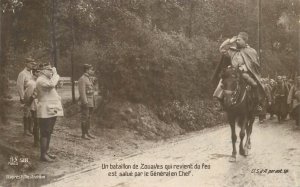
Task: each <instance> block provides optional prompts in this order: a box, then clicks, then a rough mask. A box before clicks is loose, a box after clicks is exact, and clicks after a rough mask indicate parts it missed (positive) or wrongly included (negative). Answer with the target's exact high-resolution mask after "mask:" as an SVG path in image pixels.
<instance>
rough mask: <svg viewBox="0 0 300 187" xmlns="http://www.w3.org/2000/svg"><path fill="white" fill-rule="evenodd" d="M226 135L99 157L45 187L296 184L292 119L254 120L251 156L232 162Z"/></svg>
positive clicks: (225, 129) (296, 139)
mask: <svg viewBox="0 0 300 187" xmlns="http://www.w3.org/2000/svg"><path fill="white" fill-rule="evenodd" d="M238 130H239V129H238ZM238 133H239V131H237V134H238ZM230 137H231V136H230V128H229V126H222V127H217V128H214V129H207V130H204V131H201V132H197V133H192V134H188V135H184V136H181V137H177V138H174V139H172V140H168V141H166V142H164V143H160V144H159V145H157V147H155V148H152V149H150V150H147V151H144V152H142V153H137V154H133V155H131V156H127V157H123V158H119V159H107V160H101V162H97V163H96V164H94V165H93V166H90V167H87V168H86V169H84V170H81V171H79V172H77V173H73V174H70V175H67V176H65V177H63V178H60V179H58V180H57V181H55V182H53V183H51V184H49V185H48V186H64V187H67V186H70V187H74V186H81V187H82V186H130V187H132V186H139V187H140V186H143V187H144V186H151V187H154V186H164V187H165V186H172V187H174V186H205V187H207V186H230V187H231V186H272V187H274V186H280V187H283V186H300V131H299V130H297V129H296V128H295V126H294V124H292V121H286V122H284V123H282V124H278V122H277V121H275V120H272V121H266V122H265V123H264V124H258V123H257V121H256V122H255V125H254V128H253V134H252V149H251V150H250V154H249V156H248V157H243V156H240V155H239V156H238V157H237V162H235V163H231V162H229V161H228V160H229V156H230V154H231V151H232V148H231V147H232V146H231V138H230ZM238 143H239V141H238ZM134 164H136V165H137V166H136V167H138V169H137V168H136V169H134V168H133V167H134ZM143 164H145V165H143ZM106 167H108V168H106ZM110 167H112V168H118V169H110ZM104 168H105V169H104ZM131 172H132V173H131ZM121 174H122V175H131V174H132V175H136V176H120V175H121ZM147 174H148V176H145V175H147ZM108 175H117V176H108ZM153 175H156V176H153ZM169 175H171V176H169ZM172 175H174V176H172ZM176 175H177V176H176Z"/></svg>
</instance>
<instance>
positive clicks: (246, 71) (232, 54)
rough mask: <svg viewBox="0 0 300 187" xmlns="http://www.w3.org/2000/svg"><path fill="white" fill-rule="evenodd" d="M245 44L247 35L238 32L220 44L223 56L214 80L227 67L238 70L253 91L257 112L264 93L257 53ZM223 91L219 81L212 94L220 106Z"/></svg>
mask: <svg viewBox="0 0 300 187" xmlns="http://www.w3.org/2000/svg"><path fill="white" fill-rule="evenodd" d="M247 42H248V34H247V33H245V32H240V33H239V34H238V36H234V37H232V38H231V39H227V40H225V41H224V42H223V43H222V44H221V46H220V48H219V50H220V52H221V53H222V54H223V56H222V60H221V62H220V64H219V65H218V67H217V69H216V71H215V75H214V79H215V80H216V78H219V77H220V76H219V74H220V73H221V71H222V69H223V68H226V67H228V66H229V65H232V66H233V67H235V68H239V69H240V70H241V71H242V77H243V78H244V79H245V80H246V82H247V83H248V84H249V85H251V87H252V88H253V90H254V93H255V102H256V104H257V110H258V111H260V110H261V109H262V108H261V106H260V103H261V102H262V100H263V99H264V98H265V92H264V89H263V86H262V83H261V82H260V80H261V75H260V62H259V57H258V55H257V52H256V51H255V49H253V48H251V47H250V46H249V45H248V44H247ZM226 59H227V60H226ZM223 91H224V90H223V88H222V79H221V80H220V81H219V84H218V86H217V88H216V90H215V92H214V94H213V96H214V97H216V98H218V100H219V101H220V103H221V105H223V94H224V93H223Z"/></svg>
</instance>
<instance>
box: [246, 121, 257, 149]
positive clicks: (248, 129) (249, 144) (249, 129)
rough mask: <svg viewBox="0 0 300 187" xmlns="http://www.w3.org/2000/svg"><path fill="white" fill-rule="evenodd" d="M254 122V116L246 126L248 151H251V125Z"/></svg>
mask: <svg viewBox="0 0 300 187" xmlns="http://www.w3.org/2000/svg"><path fill="white" fill-rule="evenodd" d="M254 120H255V117H254V116H251V117H250V119H249V124H248V127H247V130H246V131H247V141H248V142H247V143H246V147H247V148H248V149H251V134H252V128H253V123H254Z"/></svg>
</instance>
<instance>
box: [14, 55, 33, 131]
mask: <svg viewBox="0 0 300 187" xmlns="http://www.w3.org/2000/svg"><path fill="white" fill-rule="evenodd" d="M25 63H26V68H24V70H23V71H21V72H20V73H19V75H18V79H17V91H18V94H19V97H20V101H21V104H22V109H23V125H24V135H29V136H30V135H31V134H29V133H28V131H29V132H30V133H32V130H31V120H30V108H29V107H28V106H26V105H25V104H24V96H25V90H26V88H27V87H28V83H29V82H30V81H31V80H32V79H33V75H32V72H31V70H30V69H31V68H29V67H30V66H34V65H36V63H35V61H34V59H32V58H26V59H25ZM28 65H30V66H29V67H28Z"/></svg>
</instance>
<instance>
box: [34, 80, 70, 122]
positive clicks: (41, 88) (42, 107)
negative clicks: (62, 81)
mask: <svg viewBox="0 0 300 187" xmlns="http://www.w3.org/2000/svg"><path fill="white" fill-rule="evenodd" d="M58 80H59V75H58V74H54V75H53V76H52V78H51V79H49V78H48V77H46V76H45V75H41V76H40V77H39V78H38V79H37V81H36V91H37V100H38V103H37V117H38V118H50V117H55V116H63V115H64V113H63V108H62V104H61V97H60V96H59V95H58V93H57V91H56V89H55V86H56V85H57V83H58Z"/></svg>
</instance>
